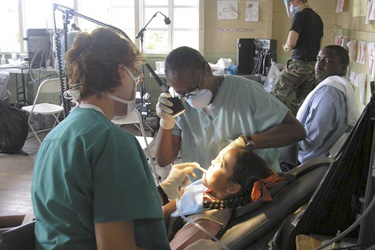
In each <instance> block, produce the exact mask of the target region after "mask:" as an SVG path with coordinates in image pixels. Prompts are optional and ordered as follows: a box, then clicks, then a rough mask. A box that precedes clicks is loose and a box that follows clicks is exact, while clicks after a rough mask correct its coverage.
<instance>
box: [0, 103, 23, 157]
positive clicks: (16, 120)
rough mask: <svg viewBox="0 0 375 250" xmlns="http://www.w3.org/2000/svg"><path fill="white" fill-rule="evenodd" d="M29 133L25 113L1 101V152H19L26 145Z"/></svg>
mask: <svg viewBox="0 0 375 250" xmlns="http://www.w3.org/2000/svg"><path fill="white" fill-rule="evenodd" d="M28 132H29V126H28V124H27V115H26V113H25V111H23V110H20V109H18V108H14V107H12V106H10V105H9V104H8V103H7V102H5V101H3V100H0V152H2V153H17V152H19V151H20V150H21V149H22V147H23V145H24V144H25V141H26V138H27V134H28Z"/></svg>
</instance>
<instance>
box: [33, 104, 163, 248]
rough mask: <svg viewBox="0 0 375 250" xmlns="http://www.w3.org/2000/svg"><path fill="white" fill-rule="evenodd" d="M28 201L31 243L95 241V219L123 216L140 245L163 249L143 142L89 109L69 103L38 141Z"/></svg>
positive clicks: (89, 244)
mask: <svg viewBox="0 0 375 250" xmlns="http://www.w3.org/2000/svg"><path fill="white" fill-rule="evenodd" d="M32 201H33V209H34V214H35V217H36V225H35V235H36V240H37V249H45V250H47V249H80V250H86V249H87V250H88V249H96V241H95V231H94V223H101V222H117V221H125V220H134V230H135V240H136V243H137V245H138V246H139V247H143V248H146V249H169V244H168V240H167V236H166V229H165V225H164V220H163V218H162V213H161V206H160V202H159V199H158V194H157V190H156V186H155V182H154V180H153V178H152V174H151V172H150V169H149V166H148V164H147V160H146V158H145V156H144V154H143V151H142V149H141V148H140V146H139V144H138V142H137V140H136V139H135V137H134V136H133V135H131V134H129V133H127V132H125V131H124V130H123V129H121V128H119V127H117V126H116V125H114V124H112V123H111V122H110V121H109V120H108V119H107V118H106V117H105V116H104V115H103V114H102V113H100V112H98V111H95V110H93V109H83V108H76V109H75V110H74V111H73V112H72V113H71V114H70V115H69V116H68V117H67V118H66V119H65V120H63V121H62V122H61V123H60V124H59V125H58V126H57V127H56V128H55V129H53V130H52V131H51V132H50V133H49V134H48V135H47V137H46V138H45V140H44V141H43V143H42V145H41V147H40V149H39V151H38V153H37V155H36V158H35V164H34V174H33V181H32Z"/></svg>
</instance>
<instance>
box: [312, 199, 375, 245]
mask: <svg viewBox="0 0 375 250" xmlns="http://www.w3.org/2000/svg"><path fill="white" fill-rule="evenodd" d="M374 205H375V196H374V198H372V201H371V203H370V204H369V206H368V207H367V208H366V210H365V211H364V212H363V213H362V214H361V216H359V218H358V219H357V220H356V221H355V222H354V223H353V224H352V225H350V226H349V227H348V228H347V229H346V230H345V231H343V232H342V233H340V234H339V235H337V236H336V237H334V238H333V239H331V240H330V241H328V242H326V243H325V244H323V245H321V246H320V247H318V248H315V249H314V250H322V249H323V248H325V247H327V246H329V245H331V244H332V243H334V242H337V241H339V240H341V239H342V238H344V237H345V236H346V235H347V234H348V233H350V232H351V231H353V230H354V228H356V227H357V226H358V225H359V223H361V222H362V220H363V219H364V218H365V217H366V216H367V214H368V213H369V212H370V211H371V209H373V207H374ZM370 249H371V250H374V249H375V247H374V246H372V247H370Z"/></svg>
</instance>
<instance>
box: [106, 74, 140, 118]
mask: <svg viewBox="0 0 375 250" xmlns="http://www.w3.org/2000/svg"><path fill="white" fill-rule="evenodd" d="M124 68H125V70H126V72H127V73H128V75H129V76H130V77H131V78H132V80H133V82H134V87H135V88H136V87H137V79H135V77H134V74H132V73H131V72H130V70H129V69H128V68H127V67H124ZM103 95H105V96H107V97H108V98H111V99H112V100H115V101H118V102H121V103H125V104H126V106H127V108H126V114H125V115H121V116H115V117H113V120H120V119H124V118H126V117H128V116H129V115H130V114H131V112H133V110H134V109H135V95H134V97H133V99H132V100H131V101H128V100H125V99H122V98H120V97H117V96H114V95H111V94H109V93H104V94H103Z"/></svg>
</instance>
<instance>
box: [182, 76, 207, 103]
mask: <svg viewBox="0 0 375 250" xmlns="http://www.w3.org/2000/svg"><path fill="white" fill-rule="evenodd" d="M201 84H202V75H200V76H199V82H198V84H197V87H195V88H194V89H193V90H192V91H190V92H188V93H186V94H185V95H180V94H179V93H176V94H177V96H178V98H180V99H181V98H183V97H185V98H186V99H188V98H189V97H192V96H196V95H198V94H199V92H201Z"/></svg>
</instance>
